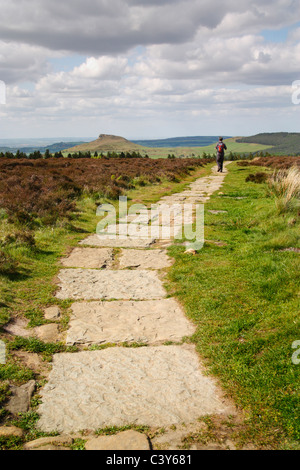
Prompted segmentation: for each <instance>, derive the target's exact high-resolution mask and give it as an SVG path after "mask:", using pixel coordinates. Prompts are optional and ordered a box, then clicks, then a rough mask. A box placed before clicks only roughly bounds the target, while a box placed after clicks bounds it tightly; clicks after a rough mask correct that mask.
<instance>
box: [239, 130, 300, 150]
mask: <svg viewBox="0 0 300 470" xmlns="http://www.w3.org/2000/svg"><path fill="white" fill-rule="evenodd" d="M236 142H239V143H245V144H261V145H270V146H272V150H269V153H272V154H274V155H300V133H298V132H293V133H289V132H271V133H262V134H256V135H253V136H251V137H241V138H239V139H236Z"/></svg>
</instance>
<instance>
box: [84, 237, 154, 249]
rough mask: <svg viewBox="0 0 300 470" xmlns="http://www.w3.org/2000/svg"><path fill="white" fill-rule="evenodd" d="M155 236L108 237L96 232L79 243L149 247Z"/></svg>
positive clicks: (118, 246)
mask: <svg viewBox="0 0 300 470" xmlns="http://www.w3.org/2000/svg"><path fill="white" fill-rule="evenodd" d="M155 240H156V239H155V238H150V239H149V238H146V239H144V238H138V237H136V238H131V237H126V238H120V237H115V238H109V237H105V236H103V237H101V236H99V235H97V234H94V235H90V236H89V237H87V238H85V239H84V240H82V241H81V242H79V244H80V245H89V246H101V247H113V248H114V247H116V248H149V247H150V246H151V245H153V243H155Z"/></svg>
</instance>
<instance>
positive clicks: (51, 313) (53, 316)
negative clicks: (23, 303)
mask: <svg viewBox="0 0 300 470" xmlns="http://www.w3.org/2000/svg"><path fill="white" fill-rule="evenodd" d="M59 317H60V310H59V308H58V307H57V306H53V307H49V308H46V310H45V318H46V320H57V319H58V318H59Z"/></svg>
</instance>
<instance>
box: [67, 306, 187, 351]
mask: <svg viewBox="0 0 300 470" xmlns="http://www.w3.org/2000/svg"><path fill="white" fill-rule="evenodd" d="M194 332H195V327H194V325H192V324H191V323H190V322H189V321H188V320H187V318H186V317H185V315H184V313H183V311H182V310H181V308H180V306H179V305H178V304H177V302H176V300H174V299H163V300H144V301H141V302H132V301H128V300H127V301H119V302H118V301H112V302H76V303H74V304H73V305H72V315H71V319H70V323H69V330H68V333H67V339H66V343H67V344H68V345H74V344H104V343H122V342H137V343H149V344H161V343H163V342H166V341H173V342H178V341H181V340H182V338H183V337H184V336H190V335H192V334H193V333H194Z"/></svg>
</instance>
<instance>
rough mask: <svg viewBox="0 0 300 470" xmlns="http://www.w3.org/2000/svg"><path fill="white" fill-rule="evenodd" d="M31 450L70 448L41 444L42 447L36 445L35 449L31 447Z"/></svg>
mask: <svg viewBox="0 0 300 470" xmlns="http://www.w3.org/2000/svg"><path fill="white" fill-rule="evenodd" d="M31 450H71V449H68V448H67V447H57V446H53V445H51V444H49V445H47V446H42V447H38V448H37V449H31Z"/></svg>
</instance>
